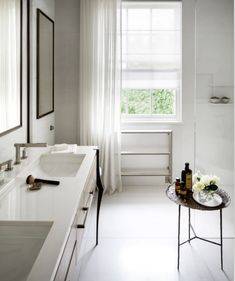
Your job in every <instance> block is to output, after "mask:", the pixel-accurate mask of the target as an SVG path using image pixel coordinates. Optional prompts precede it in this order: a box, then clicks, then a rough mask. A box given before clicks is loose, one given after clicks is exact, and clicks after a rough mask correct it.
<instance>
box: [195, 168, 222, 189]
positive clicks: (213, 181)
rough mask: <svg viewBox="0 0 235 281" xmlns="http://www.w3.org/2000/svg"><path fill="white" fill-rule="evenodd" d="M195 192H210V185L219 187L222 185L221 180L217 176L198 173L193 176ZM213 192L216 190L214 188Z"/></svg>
mask: <svg viewBox="0 0 235 281" xmlns="http://www.w3.org/2000/svg"><path fill="white" fill-rule="evenodd" d="M193 181H194V185H193V191H194V192H200V191H202V190H203V189H206V190H210V185H216V186H218V185H219V183H220V178H219V177H217V176H215V175H201V173H200V172H199V171H198V172H197V173H196V174H194V175H193ZM212 190H214V189H213V188H212Z"/></svg>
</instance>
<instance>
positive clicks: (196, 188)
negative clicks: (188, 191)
mask: <svg viewBox="0 0 235 281" xmlns="http://www.w3.org/2000/svg"><path fill="white" fill-rule="evenodd" d="M204 187H205V185H204V184H203V183H202V182H201V181H197V182H196V183H195V184H194V185H193V191H194V192H200V191H202V190H203V189H204Z"/></svg>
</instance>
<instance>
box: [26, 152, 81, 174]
mask: <svg viewBox="0 0 235 281" xmlns="http://www.w3.org/2000/svg"><path fill="white" fill-rule="evenodd" d="M84 158H85V154H73V153H58V154H49V153H48V154H43V155H41V157H40V159H39V164H38V165H37V166H36V167H35V169H33V170H34V171H32V173H33V174H34V175H36V176H50V177H75V176H76V174H77V172H78V170H79V168H80V166H81V164H82V161H83V159H84Z"/></svg>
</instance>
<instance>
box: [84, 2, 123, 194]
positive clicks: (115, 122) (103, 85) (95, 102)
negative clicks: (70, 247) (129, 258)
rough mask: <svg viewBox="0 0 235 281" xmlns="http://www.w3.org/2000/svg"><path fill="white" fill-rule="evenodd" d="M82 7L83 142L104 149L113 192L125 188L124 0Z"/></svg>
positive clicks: (102, 154) (105, 179) (105, 174)
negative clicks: (122, 101)
mask: <svg viewBox="0 0 235 281" xmlns="http://www.w3.org/2000/svg"><path fill="white" fill-rule="evenodd" d="M80 9H81V10H80V79H79V97H80V98H79V114H80V116H79V137H80V144H81V145H98V147H99V148H100V162H101V167H102V171H103V183H104V186H105V189H106V191H108V192H109V193H112V192H114V191H115V190H119V191H120V190H121V173H120V154H119V126H120V105H119V91H120V88H121V87H120V86H121V79H120V78H121V75H120V73H121V67H120V61H121V60H120V13H121V2H120V0H81V6H80Z"/></svg>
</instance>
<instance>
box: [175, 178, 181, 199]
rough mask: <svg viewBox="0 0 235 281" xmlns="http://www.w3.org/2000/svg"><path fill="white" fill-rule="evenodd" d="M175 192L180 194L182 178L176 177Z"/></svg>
mask: <svg viewBox="0 0 235 281" xmlns="http://www.w3.org/2000/svg"><path fill="white" fill-rule="evenodd" d="M175 193H176V194H177V195H179V194H180V178H176V179H175Z"/></svg>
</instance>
